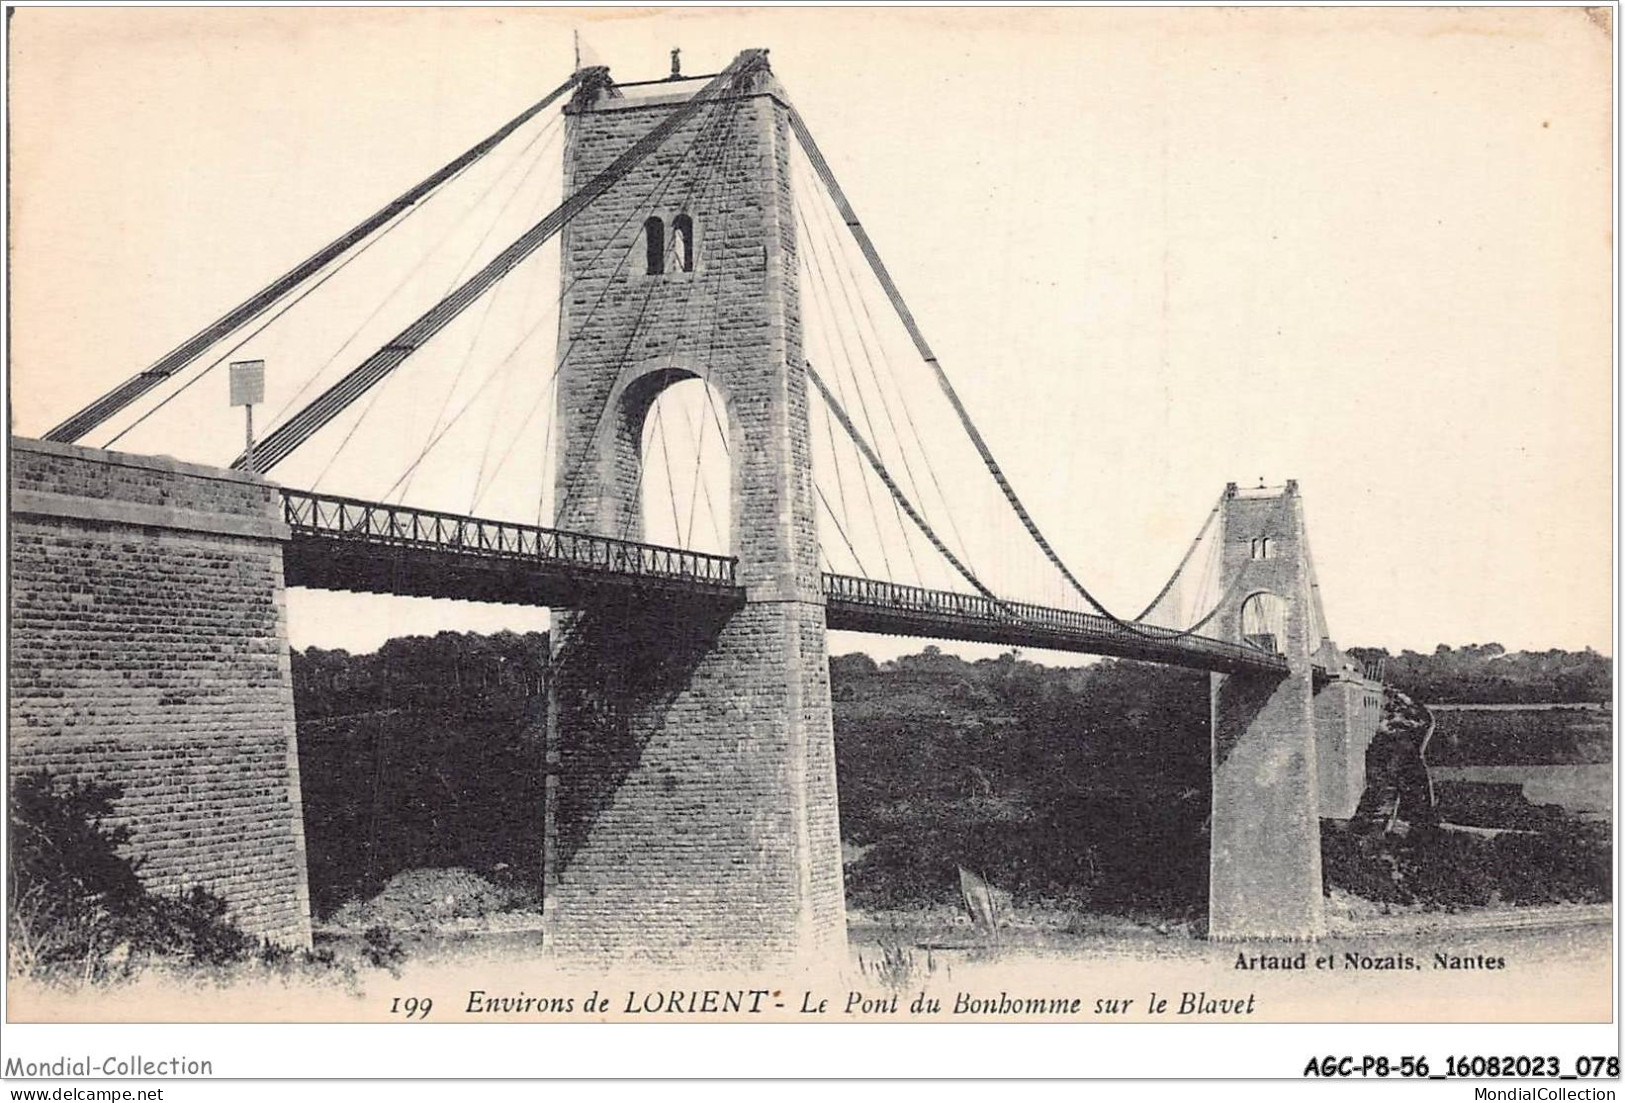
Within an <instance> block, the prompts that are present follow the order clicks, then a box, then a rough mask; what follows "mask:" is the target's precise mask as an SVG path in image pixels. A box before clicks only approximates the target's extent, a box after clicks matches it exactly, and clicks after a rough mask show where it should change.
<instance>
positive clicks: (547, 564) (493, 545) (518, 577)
mask: <svg viewBox="0 0 1625 1103" xmlns="http://www.w3.org/2000/svg"><path fill="white" fill-rule="evenodd" d="M282 499H283V516H284V518H285V520H286V521H287V523H288V527H289V529H290V530H292V538H291V540H290V541H289V544H288V547H287V550H286V551H285V552H284V553H283V570H284V573H285V576H286V581H287V584H288V585H289V586H309V587H311V588H313V589H318V590H360V591H365V592H369V593H376V594H406V595H409V596H417V597H439V598H456V599H461V600H464V601H492V602H501V603H506V604H513V605H553V606H560V607H573V606H580V605H584V604H590V603H592V602H594V601H602V600H605V599H608V598H610V597H611V596H616V595H621V596H624V595H626V594H629V593H636V594H637V595H638V596H639V597H640V598H641V599H646V600H681V601H686V602H704V603H708V604H714V605H722V606H730V605H737V604H739V603H740V602H741V601H742V600H743V599H744V592H743V591H742V590H740V589H739V588H738V587H737V586H735V585H734V560H732V559H730V558H728V557H727V556H721V555H707V554H704V553H702V552H692V551H684V550H682V549H681V548H666V547H661V546H658V545H654V544H641V543H638V542H636V541H632V540H616V539H613V538H612V537H607V536H591V535H587V534H584V533H577V532H562V531H560V530H558V529H548V528H542V527H540V526H537V525H522V524H517V523H514V522H509V521H490V520H484V519H481V518H478V517H463V516H459V515H457V514H454V513H440V512H436V511H433V510H425V509H415V508H412V507H410V506H392V505H386V504H383V503H380V502H366V501H361V500H360V499H356V498H339V497H334V496H332V495H316V494H308V493H305V492H304V491H298V490H284V491H283V492H282Z"/></svg>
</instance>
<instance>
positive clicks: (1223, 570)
mask: <svg viewBox="0 0 1625 1103" xmlns="http://www.w3.org/2000/svg"><path fill="white" fill-rule="evenodd" d="M1219 522H1220V528H1219V539H1220V541H1221V544H1220V556H1221V559H1220V564H1221V566H1220V582H1221V585H1222V586H1223V587H1224V590H1223V593H1224V595H1225V596H1224V605H1223V606H1222V608H1221V609H1220V610H1219V613H1218V615H1217V616H1216V617H1215V618H1214V621H1213V625H1212V629H1211V631H1212V634H1213V635H1214V636H1216V637H1217V638H1219V639H1223V640H1235V641H1237V642H1246V643H1250V644H1252V645H1254V646H1256V647H1260V648H1263V649H1264V650H1267V651H1274V652H1276V653H1278V654H1280V655H1281V656H1283V657H1284V658H1285V659H1286V664H1287V673H1286V675H1285V676H1284V677H1283V676H1281V675H1263V676H1258V675H1243V674H1214V675H1212V681H1213V684H1212V733H1213V828H1212V832H1213V833H1212V843H1211V845H1212V857H1211V877H1210V880H1209V885H1208V935H1209V937H1211V938H1216V939H1228V938H1316V937H1319V936H1320V935H1321V934H1323V933H1325V927H1326V920H1325V908H1324V905H1323V902H1322V901H1323V897H1322V891H1321V874H1320V805H1319V799H1318V798H1319V793H1318V789H1317V785H1318V780H1317V771H1316V764H1315V706H1314V680H1315V674H1314V655H1315V652H1316V650H1317V648H1318V647H1319V644H1320V629H1319V627H1318V626H1317V625H1316V624H1315V623H1314V621H1315V616H1314V598H1313V594H1312V590H1313V572H1312V571H1311V569H1310V565H1309V559H1308V547H1307V544H1306V542H1305V539H1304V527H1303V501H1302V499H1301V498H1300V497H1299V495H1298V486H1297V483H1296V482H1288V483H1287V484H1286V487H1285V489H1281V490H1272V491H1265V490H1257V491H1245V490H1238V489H1237V488H1236V485H1235V484H1234V483H1232V484H1230V486H1229V487H1228V488H1226V491H1225V497H1224V503H1223V506H1222V509H1221V513H1220V518H1219Z"/></svg>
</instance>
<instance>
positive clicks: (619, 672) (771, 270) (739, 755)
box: [545, 70, 845, 964]
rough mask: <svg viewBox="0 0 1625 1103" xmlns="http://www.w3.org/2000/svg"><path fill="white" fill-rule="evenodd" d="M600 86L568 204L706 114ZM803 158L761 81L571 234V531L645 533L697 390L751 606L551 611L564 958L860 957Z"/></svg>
mask: <svg viewBox="0 0 1625 1103" xmlns="http://www.w3.org/2000/svg"><path fill="white" fill-rule="evenodd" d="M589 76H590V79H588V80H586V81H585V82H584V84H583V87H582V89H581V90H580V92H579V93H578V94H577V96H576V98H575V100H574V102H572V104H571V105H570V106H569V107H568V108H567V109H566V116H567V124H566V125H567V132H566V133H567V145H566V154H565V160H566V165H565V176H566V179H565V192H566V194H569V193H571V192H573V191H574V190H575V189H576V188H577V187H578V186H579V185H580V184H582V183H583V182H585V181H586V180H589V179H591V178H592V177H593V176H594V175H595V174H596V173H597V172H599V171H600V170H602V169H603V168H604V167H605V166H607V165H608V164H609V163H610V162H611V161H612V160H613V159H614V158H615V157H616V156H617V155H618V154H620V153H621V152H622V151H623V150H625V149H626V148H627V147H628V146H630V145H631V144H632V143H633V142H634V141H636V140H637V139H638V138H639V137H640V136H642V135H643V134H645V133H647V132H648V131H649V130H650V129H652V128H653V127H654V126H656V125H657V124H658V123H660V122H661V121H662V120H663V119H665V118H666V117H667V116H668V115H669V114H670V113H672V112H675V111H676V110H677V109H678V108H679V107H680V106H681V105H682V103H683V102H685V101H686V99H687V98H688V97H687V95H686V94H685V95H676V94H670V93H669V91H668V88H669V86H667V87H662V85H653V86H643V87H639V88H636V89H633V88H628V89H626V90H624V92H623V90H621V89H617V88H616V87H614V86H613V85H612V84H611V83H610V82H609V80H608V75H607V73H605V72H603V71H596V72H594V73H592V74H590V75H589ZM642 93H652V94H642ZM789 141H790V135H789V126H788V108H787V106H786V102H785V99H784V96H783V93H782V91H781V90H780V88H779V86H778V84H777V82H776V81H774V80H773V78H772V76H771V74H769V73H767V72H766V71H765V70H764V71H763V72H761V73H760V74H759V75H758V76H757V77H755V78H754V79H753V80H752V81H751V82H750V83H749V84H748V85H747V86H746V87H745V88H743V89H736V90H735V91H733V92H731V93H729V94H728V96H727V98H724V99H722V100H720V101H718V102H717V103H715V104H714V105H712V106H708V107H705V108H702V109H701V110H699V111H698V112H697V113H696V114H695V116H694V117H693V118H691V119H690V120H688V122H686V123H685V124H684V125H683V126H682V127H681V128H680V129H679V130H678V131H677V132H676V133H675V134H673V135H672V137H671V138H670V139H669V140H668V141H667V142H666V143H665V144H664V145H663V146H662V147H661V148H660V149H659V151H658V152H656V153H655V154H654V155H652V156H650V157H648V158H647V159H646V160H645V161H644V162H643V163H642V164H641V165H640V166H639V167H638V168H637V169H636V170H634V171H633V172H631V173H630V174H629V175H628V176H626V177H625V178H624V179H622V180H620V181H619V182H618V183H616V184H615V185H614V186H613V187H612V188H611V189H610V190H609V191H608V192H607V193H605V194H604V195H603V196H602V197H601V198H600V199H599V200H598V201H597V202H596V203H594V204H593V205H592V207H590V208H589V209H588V210H586V211H584V212H583V213H582V214H581V215H579V216H578V217H577V218H575V219H574V220H573V221H572V222H571V223H569V225H568V226H567V227H566V229H565V230H564V234H563V244H562V258H563V260H562V264H561V278H562V280H563V285H564V296H563V301H562V306H561V322H560V333H559V353H558V355H559V362H560V368H559V376H558V406H557V420H556V422H555V425H556V429H555V432H556V433H557V434H558V440H557V453H556V454H557V460H558V463H557V471H558V476H557V483H556V491H557V497H556V502H557V507H556V511H555V524H556V525H557V526H558V527H560V528H563V529H568V530H572V531H578V532H592V533H598V534H602V535H605V536H613V537H622V538H627V539H633V540H636V539H639V538H641V536H642V521H641V516H640V509H641V506H640V494H639V488H640V480H639V471H640V467H641V464H642V457H641V455H640V449H641V443H642V433H643V427H644V421H645V418H646V417H647V416H648V414H649V412H650V410H651V407H652V405H653V403H654V402H655V400H656V398H657V397H658V396H659V395H660V393H661V392H662V391H663V390H665V389H666V388H667V387H670V386H672V385H673V384H675V383H677V382H680V381H683V380H688V379H700V380H703V381H704V382H705V384H706V385H707V386H708V388H710V393H711V395H712V396H713V401H714V403H715V410H716V413H717V416H718V418H719V421H721V422H723V423H725V426H726V434H727V448H728V458H729V464H730V466H731V475H730V478H731V494H730V508H729V519H730V520H729V524H730V530H731V531H730V533H729V548H728V553H729V554H730V555H732V556H734V557H736V558H737V567H736V580H737V582H738V584H739V585H740V586H741V587H742V588H743V591H744V600H743V604H742V605H740V606H739V607H737V608H733V609H724V610H713V611H709V612H708V611H706V610H704V609H703V608H697V607H694V606H691V605H685V604H681V603H673V604H670V605H662V604H650V603H648V602H647V601H644V602H642V603H639V602H636V601H627V602H624V603H614V602H608V603H601V604H595V605H593V606H590V607H583V608H580V609H576V610H570V611H567V612H565V611H561V612H557V613H555V616H554V622H553V624H554V626H553V650H554V684H553V689H552V695H551V698H550V701H549V716H548V751H547V759H548V765H547V770H548V779H547V806H546V819H547V822H546V838H547V843H546V855H545V860H546V874H545V884H546V897H547V899H546V904H545V911H546V915H547V924H548V939H549V941H550V942H551V944H552V945H553V946H554V947H555V948H556V949H557V950H558V951H559V952H561V953H563V954H567V955H586V956H609V957H646V958H653V959H662V958H664V959H684V960H689V961H705V960H708V959H715V960H722V959H726V960H728V961H729V962H731V963H734V964H738V963H740V962H742V961H750V960H770V959H785V958H809V957H815V956H818V955H821V954H825V953H838V952H840V950H841V949H842V948H844V945H845V912H844V903H843V886H842V877H841V858H840V836H839V831H838V826H837V820H836V797H835V758H834V738H833V732H832V727H831V710H830V690H829V666H828V656H827V648H826V643H825V621H824V606H823V598H822V594H821V587H820V575H819V565H818V536H817V531H816V527H815V516H814V498H813V485H812V466H811V464H812V460H811V451H810V442H809V429H808V412H807V402H808V396H807V374H806V367H805V364H804V362H803V359H802V346H801V337H802V334H801V312H800V301H799V294H798V286H797V285H798V275H797V273H798V269H797V253H796V250H797V242H796V229H795V220H794V212H793V207H792V202H791V192H790V149H789Z"/></svg>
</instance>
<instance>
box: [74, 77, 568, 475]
mask: <svg viewBox="0 0 1625 1103" xmlns="http://www.w3.org/2000/svg"><path fill="white" fill-rule="evenodd" d="M581 78H582V72H581V71H577V72H575V73H572V74H571V75H570V79H569V80H567V81H565V82H564V83H563V84H561V85H559V86H558V87H557V88H555V89H553V91H551V92H549V93H548V94H547V95H545V96H543V97H542V98H541V99H540V100H538V101H536V102H535V103H534V104H532V105H531V106H529V107H527V108H526V109H525V110H524V111H522V112H520V113H519V114H518V115H516V116H514V117H513V118H512V119H510V120H509V121H508V122H507V123H505V124H504V125H503V126H502V127H500V128H499V129H498V130H496V131H495V132H494V133H492V134H491V135H490V136H488V137H487V138H485V139H484V140H483V141H481V142H479V143H477V144H475V145H474V146H472V147H471V148H470V149H468V150H467V151H465V152H464V153H463V154H462V155H461V156H460V157H457V158H456V159H455V160H453V161H451V162H450V163H448V164H446V165H444V166H442V167H441V168H439V169H437V170H436V171H435V172H433V173H431V174H430V175H429V176H427V177H425V178H424V179H423V180H420V181H419V182H418V183H417V184H415V185H413V186H412V187H411V188H409V189H407V190H406V191H405V192H403V193H402V194H401V195H400V196H398V197H396V198H395V199H394V200H393V201H392V202H390V203H389V204H387V205H386V206H384V207H383V208H381V209H380V210H378V211H376V212H374V213H373V214H372V215H371V216H369V217H368V218H366V219H364V220H363V221H361V222H360V223H358V224H357V225H356V226H354V227H352V228H351V229H350V230H348V231H346V232H345V233H344V234H342V235H340V236H339V237H337V238H335V239H334V240H333V241H330V242H328V243H327V244H326V245H324V246H322V248H320V249H318V250H317V251H316V252H315V253H312V254H311V255H310V256H309V257H306V258H305V259H304V260H303V261H301V262H300V263H299V264H297V265H295V266H294V267H293V268H291V269H290V270H288V271H287V272H285V273H284V274H283V275H281V276H279V277H278V278H277V279H276V280H275V281H274V282H273V283H271V284H270V285H269V286H268V287H265V288H263V289H261V290H260V291H258V292H256V293H255V294H253V295H251V296H249V297H248V298H247V299H245V300H244V301H243V302H241V303H239V304H237V305H236V306H234V307H232V308H231V309H230V310H228V311H227V312H226V313H225V314H223V315H221V316H220V317H219V318H218V319H216V320H215V321H214V322H213V323H211V324H210V325H209V326H208V327H206V328H205V329H203V330H201V331H200V332H198V333H196V334H194V335H193V336H191V337H189V338H188V339H187V340H185V341H183V342H181V343H180V344H179V345H177V346H176V347H175V348H174V349H172V350H171V351H170V352H169V353H167V354H166V355H165V356H163V357H162V358H160V359H159V360H158V361H157V363H155V364H153V365H152V366H151V367H149V368H147V369H146V370H145V371H143V372H141V373H139V374H137V375H134V376H132V377H130V378H129V379H127V380H125V381H124V382H123V383H121V384H119V385H118V386H117V387H115V388H113V390H111V391H109V392H107V393H106V394H104V395H103V396H102V397H101V398H98V399H97V400H96V401H95V402H92V403H91V404H90V405H89V406H86V407H85V408H84V409H82V410H80V411H79V412H78V413H76V414H74V415H73V416H72V417H70V418H68V419H67V420H66V421H64V422H62V423H61V424H60V425H58V426H56V427H55V428H54V429H52V430H51V431H50V432H48V433H46V434H45V439H46V440H52V441H60V442H63V443H72V442H73V441H76V440H78V439H79V438H80V437H82V436H84V435H85V434H86V433H88V432H89V431H90V430H92V429H94V428H96V426H98V425H100V424H101V423H102V422H104V421H106V420H107V419H108V418H110V417H112V416H113V415H114V414H116V413H118V412H119V411H120V410H122V409H124V408H125V407H126V406H128V405H129V404H130V403H132V402H134V401H135V400H136V399H138V398H140V397H141V396H142V395H144V394H146V393H147V392H148V391H150V390H152V388H154V387H156V386H158V384H160V383H162V382H163V381H164V380H165V379H168V378H169V377H170V376H172V375H174V374H175V373H176V372H178V371H180V370H181V369H182V368H184V367H186V365H188V364H190V363H191V362H192V361H193V360H196V359H197V358H198V357H199V356H201V355H202V354H203V352H204V350H206V349H208V348H209V346H210V345H213V344H214V343H215V342H216V341H218V340H220V339H221V338H223V337H225V336H226V335H227V334H229V333H231V332H232V331H234V330H236V329H238V328H240V327H241V326H242V325H244V324H245V323H247V322H251V321H253V320H254V319H255V318H257V317H259V316H260V315H261V314H263V313H264V312H265V311H266V310H268V309H270V307H271V305H272V304H273V303H275V302H276V301H277V300H278V299H280V298H282V297H283V296H284V295H286V294H287V293H288V292H289V291H291V290H293V289H294V288H295V287H297V286H299V285H300V284H301V283H304V282H305V280H307V279H309V278H310V277H311V276H313V275H315V274H316V273H317V272H318V271H320V270H321V269H322V268H324V267H326V265H327V264H328V262H329V261H332V260H333V259H335V258H336V257H338V256H340V255H341V254H343V253H345V252H346V251H348V250H349V249H350V248H351V247H352V246H354V245H355V244H357V243H358V242H360V241H361V240H362V239H363V238H365V237H367V236H368V235H369V234H371V233H372V232H373V231H374V230H376V229H378V228H379V227H380V226H383V225H384V224H385V223H387V222H389V221H390V220H391V219H393V218H394V217H395V216H396V215H398V214H400V213H401V212H402V211H405V210H406V209H407V208H409V207H412V206H414V205H415V204H416V203H417V202H418V201H419V200H421V199H422V198H423V197H424V196H426V195H428V194H430V193H431V192H433V191H434V190H435V189H436V188H438V187H439V186H440V185H441V184H443V183H445V182H446V181H447V180H449V179H451V178H452V177H453V176H455V175H457V174H458V173H460V172H462V170H463V169H465V168H467V167H468V166H469V165H471V164H473V163H474V162H475V161H478V160H479V159H480V158H482V157H484V156H485V155H486V154H487V153H489V152H491V150H493V149H495V148H496V147H497V145H499V144H500V143H501V142H502V140H503V139H504V138H506V137H507V136H508V135H510V134H512V133H513V132H514V131H515V130H518V129H519V128H520V127H521V126H523V125H524V124H525V123H527V122H529V121H530V120H531V119H532V118H534V117H535V116H536V115H538V114H540V113H541V112H542V111H545V110H546V109H547V108H548V106H549V105H551V104H552V103H553V102H554V101H555V100H557V99H558V98H559V97H560V96H562V95H564V93H566V92H568V91H569V90H570V89H572V88H574V87H575V86H576V84H577V83H578V82H579V81H580V80H581Z"/></svg>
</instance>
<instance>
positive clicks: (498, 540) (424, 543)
mask: <svg viewBox="0 0 1625 1103" xmlns="http://www.w3.org/2000/svg"><path fill="white" fill-rule="evenodd" d="M282 505H283V516H284V518H285V519H286V521H287V523H288V527H289V528H290V529H292V530H293V532H294V534H295V535H296V536H321V537H327V538H330V539H338V540H355V541H358V542H362V543H367V544H374V545H386V546H395V547H413V548H425V549H431V550H438V551H449V552H455V553H457V554H459V555H474V556H485V557H491V558H499V559H529V560H540V561H545V562H550V563H563V564H566V565H568V566H571V567H579V568H583V569H586V570H590V571H603V572H606V573H613V574H622V575H626V574H630V575H645V576H649V577H654V578H669V579H679V580H682V581H685V582H692V583H696V584H700V585H705V586H716V587H732V586H733V585H734V566H735V563H736V562H737V560H735V559H732V558H730V557H728V556H723V555H711V554H708V553H706V552H695V551H687V550H684V549H682V548H668V547H664V546H661V545H659V544H641V543H638V542H636V541H633V540H617V539H615V538H614V537H610V536H594V535H592V534H589V533H580V532H565V531H563V530H561V529H549V528H541V527H540V526H537V525H525V524H520V523H518V522H514V521H491V520H487V519H484V518H480V517H465V516H461V515H459V514H455V513H442V512H439V511H436V510H429V509H418V508H415V507H413V506H399V505H389V504H388V503H384V502H368V501H363V500H362V499H359V498H342V497H338V496H336V495H331V494H312V493H309V492H308V491H303V490H283V491H282Z"/></svg>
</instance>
